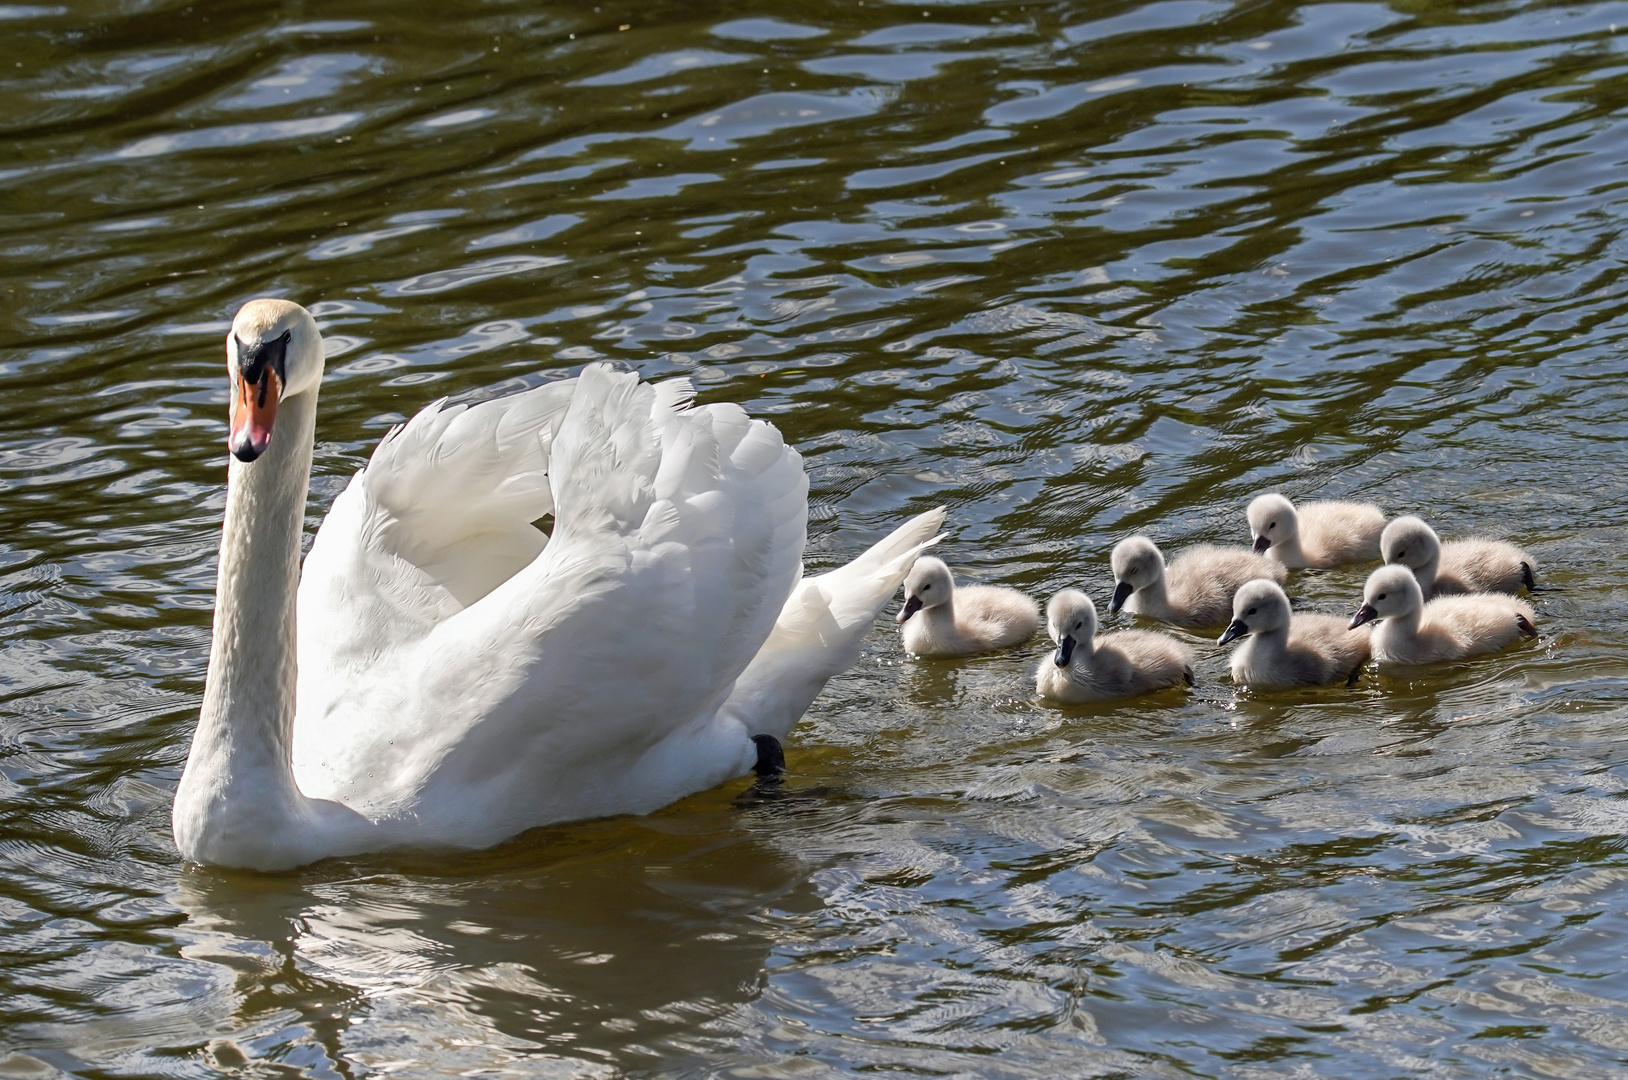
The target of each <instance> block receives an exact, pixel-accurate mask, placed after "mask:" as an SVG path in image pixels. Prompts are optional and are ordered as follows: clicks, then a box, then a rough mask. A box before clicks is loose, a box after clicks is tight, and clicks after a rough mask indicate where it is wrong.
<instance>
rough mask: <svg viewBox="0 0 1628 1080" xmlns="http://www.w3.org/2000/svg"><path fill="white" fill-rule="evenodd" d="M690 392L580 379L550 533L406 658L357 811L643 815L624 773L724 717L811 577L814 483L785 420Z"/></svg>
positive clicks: (597, 376)
mask: <svg viewBox="0 0 1628 1080" xmlns="http://www.w3.org/2000/svg"><path fill="white" fill-rule="evenodd" d="M688 397H689V392H688V388H687V385H685V384H682V383H680V384H677V385H676V386H675V384H673V383H665V384H662V385H661V386H651V385H650V384H643V383H640V382H639V381H638V380H637V378H636V377H634V376H632V375H621V374H617V373H614V372H612V371H610V370H609V369H608V368H604V367H600V366H591V367H589V368H588V369H587V370H585V371H584V372H583V375H582V376H581V378H580V379H579V380H577V387H576V390H575V392H574V394H573V395H572V397H571V399H570V401H569V404H568V407H567V408H566V410H565V414H564V416H563V418H562V420H561V422H560V424H559V425H558V427H557V428H556V429H555V432H556V433H555V436H554V438H553V440H552V444H551V449H550V455H551V461H550V464H549V490H550V494H551V503H552V506H553V511H554V518H555V523H554V531H553V535H552V539H551V540H550V541H549V542H548V545H547V547H546V549H544V550H543V551H542V553H541V554H540V555H538V556H537V557H536V558H535V559H533V560H532V561H531V562H530V563H529V564H528V565H526V566H525V567H524V568H523V569H521V570H520V571H519V572H517V573H515V574H513V575H512V576H510V577H509V578H508V579H507V580H505V581H504V582H503V583H502V584H500V585H498V586H497V587H496V588H494V589H492V590H491V591H490V593H488V594H487V595H485V596H484V597H482V598H481V599H479V600H478V601H477V602H475V603H473V604H471V605H469V606H468V607H466V608H464V609H463V610H461V611H458V612H456V613H454V614H452V615H451V616H450V617H447V618H445V619H443V620H441V621H439V622H438V623H437V624H436V625H435V626H434V627H433V629H432V630H431V632H430V634H429V636H428V637H427V638H426V639H425V641H424V643H423V646H422V647H421V648H419V649H417V650H415V651H414V652H413V660H412V664H411V670H410V671H404V672H403V673H402V680H403V682H402V685H403V687H404V689H405V693H404V694H403V696H402V700H401V703H400V709H399V710H398V711H397V712H396V713H395V714H394V715H392V716H391V717H389V720H388V723H387V724H381V725H380V726H381V728H383V729H384V731H385V732H387V733H388V735H389V737H388V738H385V737H383V734H381V735H380V736H378V737H375V738H374V739H373V740H372V741H371V744H370V746H369V749H368V753H367V759H368V762H369V765H370V767H371V771H373V772H374V773H375V774H377V775H380V776H384V777H386V778H387V779H386V780H385V781H384V782H383V783H381V784H379V786H378V790H376V791H375V792H373V793H371V794H368V793H365V792H361V791H358V792H357V794H356V795H355V796H354V797H353V798H351V799H348V800H347V801H349V802H351V803H352V805H356V804H357V802H364V803H367V804H369V806H370V808H371V809H373V810H375V811H380V812H382V811H384V810H386V809H387V804H388V803H390V802H391V800H396V801H397V803H398V804H399V805H401V806H410V807H411V812H412V813H415V814H425V813H436V814H450V815H453V816H457V817H459V818H462V819H471V820H478V819H491V820H495V819H499V818H501V819H503V820H504V822H505V823H506V825H505V827H508V826H513V827H524V826H525V825H528V824H536V823H538V822H540V821H545V820H556V819H560V818H566V817H588V816H593V815H594V814H597V813H608V812H617V811H620V810H627V809H632V808H634V807H633V806H631V805H629V802H628V793H626V792H623V791H620V790H617V789H616V782H615V781H616V776H617V774H618V772H619V771H622V770H626V769H628V767H629V766H630V765H631V764H632V763H633V762H635V761H637V760H638V758H639V757H640V755H642V754H643V753H645V752H646V751H648V750H650V749H651V748H652V747H654V746H656V744H658V743H660V742H661V741H662V740H664V739H666V738H667V737H668V736H670V735H672V734H673V733H675V732H677V731H680V730H683V729H684V728H685V727H686V726H687V725H691V726H693V725H696V724H704V723H709V722H710V721H711V718H712V716H713V714H714V713H716V711H717V707H718V705H719V704H720V703H721V702H722V700H723V698H724V696H725V695H726V694H727V693H728V690H729V688H730V687H731V685H732V684H733V683H734V681H735V679H736V677H737V676H738V675H739V674H740V672H741V671H742V670H744V669H745V667H746V665H747V664H748V663H749V662H750V661H751V659H752V657H753V655H754V654H755V653H756V652H757V650H758V647H759V646H760V645H761V644H762V642H763V640H764V639H765V638H766V637H767V636H768V634H769V632H770V630H771V629H772V627H773V625H774V621H775V617H776V616H777V615H778V613H779V611H780V609H781V606H782V605H783V604H784V602H785V599H786V597H787V595H788V594H789V593H790V591H791V588H792V586H793V584H794V583H795V582H796V580H797V577H798V574H799V573H800V560H801V554H802V547H803V541H804V535H805V529H806V505H807V480H806V477H805V476H804V474H803V471H802V465H801V461H800V459H799V458H798V456H797V454H796V452H795V451H793V450H791V449H790V448H789V447H787V446H786V445H785V444H784V442H783V441H782V439H781V438H780V435H779V433H778V432H777V431H776V430H775V429H774V428H773V427H772V426H770V425H768V424H765V423H762V422H761V421H752V420H749V419H748V418H747V417H746V415H745V413H744V412H742V411H741V410H740V409H739V407H737V406H734V405H712V406H707V407H703V408H695V409H688V408H686V407H685V406H686V405H687V400H688ZM359 767H360V762H358V763H357V764H356V765H355V766H353V768H359Z"/></svg>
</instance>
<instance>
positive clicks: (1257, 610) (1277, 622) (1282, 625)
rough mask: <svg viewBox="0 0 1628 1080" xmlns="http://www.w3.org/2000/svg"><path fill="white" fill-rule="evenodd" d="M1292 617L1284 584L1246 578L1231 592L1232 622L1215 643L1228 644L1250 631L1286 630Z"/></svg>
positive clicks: (1253, 632) (1252, 632)
mask: <svg viewBox="0 0 1628 1080" xmlns="http://www.w3.org/2000/svg"><path fill="white" fill-rule="evenodd" d="M1289 616H1290V611H1289V596H1288V594H1287V593H1285V592H1284V591H1283V586H1281V585H1279V584H1278V583H1277V582H1275V581H1272V580H1271V579H1269V578H1257V579H1256V580H1254V581H1247V582H1245V583H1244V585H1243V587H1242V588H1240V589H1239V590H1238V591H1237V592H1236V593H1234V594H1233V595H1232V621H1231V622H1230V623H1228V624H1227V629H1226V630H1225V631H1224V632H1223V633H1222V635H1221V636H1220V637H1219V638H1217V639H1216V644H1217V645H1225V644H1226V643H1227V642H1229V641H1236V640H1237V639H1239V638H1241V637H1247V636H1248V635H1250V634H1269V633H1271V632H1272V631H1273V630H1283V629H1287V628H1288V625H1289Z"/></svg>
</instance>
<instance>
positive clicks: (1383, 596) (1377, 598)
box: [1374, 593, 1385, 600]
mask: <svg viewBox="0 0 1628 1080" xmlns="http://www.w3.org/2000/svg"><path fill="white" fill-rule="evenodd" d="M1374 599H1375V600H1383V599H1385V594H1384V593H1380V594H1379V595H1378V596H1376V597H1374Z"/></svg>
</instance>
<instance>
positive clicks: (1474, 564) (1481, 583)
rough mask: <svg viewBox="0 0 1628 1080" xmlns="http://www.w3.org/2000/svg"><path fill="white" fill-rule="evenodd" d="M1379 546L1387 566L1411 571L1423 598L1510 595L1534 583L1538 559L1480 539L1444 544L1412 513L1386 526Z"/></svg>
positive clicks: (1511, 546) (1501, 543)
mask: <svg viewBox="0 0 1628 1080" xmlns="http://www.w3.org/2000/svg"><path fill="white" fill-rule="evenodd" d="M1379 547H1380V554H1381V555H1382V556H1383V557H1384V559H1385V561H1386V562H1387V563H1400V564H1401V565H1403V566H1406V567H1407V568H1408V569H1410V570H1412V571H1413V576H1414V577H1415V578H1417V579H1418V581H1419V590H1420V591H1421V592H1422V593H1423V594H1424V598H1425V599H1426V600H1429V599H1431V598H1432V597H1435V596H1456V595H1459V594H1462V593H1479V592H1495V593H1509V594H1510V595H1514V594H1516V593H1519V592H1520V591H1521V590H1522V589H1531V588H1532V587H1533V586H1534V585H1535V584H1537V580H1536V578H1537V566H1538V564H1537V560H1536V559H1534V558H1532V556H1530V555H1528V554H1527V553H1526V552H1524V551H1522V550H1521V549H1520V548H1518V547H1516V546H1515V545H1514V544H1511V543H1508V542H1506V541H1503V540H1487V539H1483V538H1481V537H1471V538H1470V539H1468V540H1450V541H1448V542H1447V543H1445V544H1443V543H1442V542H1441V538H1440V537H1438V536H1437V535H1436V530H1435V529H1432V528H1431V527H1430V526H1429V525H1427V524H1426V523H1425V522H1424V520H1423V519H1422V518H1417V517H1414V516H1413V515H1412V514H1409V515H1407V516H1406V517H1399V518H1396V519H1395V520H1394V521H1392V522H1391V523H1390V524H1389V525H1387V526H1385V532H1384V533H1383V534H1382V535H1381V536H1380V538H1379Z"/></svg>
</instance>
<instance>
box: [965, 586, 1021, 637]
mask: <svg viewBox="0 0 1628 1080" xmlns="http://www.w3.org/2000/svg"><path fill="white" fill-rule="evenodd" d="M955 621H956V628H957V629H958V630H960V631H961V632H962V633H963V634H964V635H965V636H966V637H967V638H968V639H969V640H971V641H973V642H976V643H977V644H978V645H979V646H980V648H981V649H984V650H993V649H1006V648H1010V647H1011V646H1013V645H1021V644H1023V642H1025V641H1028V640H1029V639H1030V638H1032V637H1034V632H1035V630H1036V629H1038V628H1039V626H1040V607H1039V605H1037V604H1036V603H1035V602H1034V601H1033V600H1031V599H1030V598H1029V597H1027V596H1025V595H1023V594H1022V593H1020V592H1018V591H1017V590H1016V589H1007V588H1003V587H1001V586H999V585H963V586H960V587H959V588H957V589H956V590H955Z"/></svg>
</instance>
